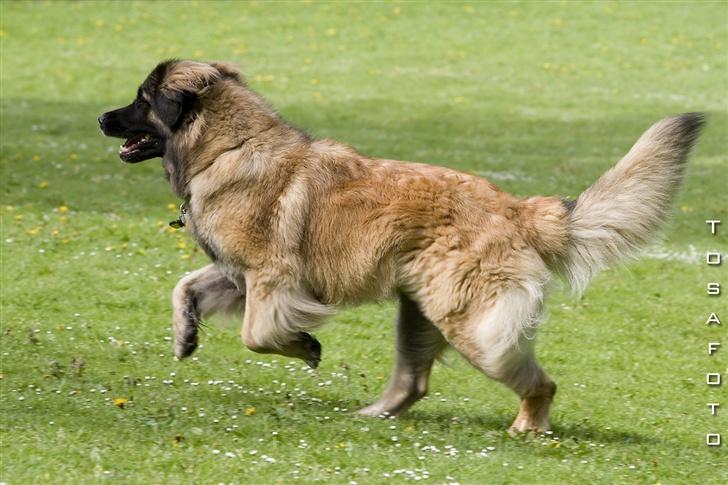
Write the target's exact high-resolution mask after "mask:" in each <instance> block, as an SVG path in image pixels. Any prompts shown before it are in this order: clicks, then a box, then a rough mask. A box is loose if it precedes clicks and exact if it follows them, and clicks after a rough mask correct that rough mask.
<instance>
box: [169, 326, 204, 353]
mask: <svg viewBox="0 0 728 485" xmlns="http://www.w3.org/2000/svg"><path fill="white" fill-rule="evenodd" d="M198 343H199V339H198V337H197V327H196V326H191V325H190V326H188V327H185V329H184V331H183V332H182V334H181V335H177V337H176V338H175V340H174V355H175V357H177V358H178V359H184V358H185V357H189V356H190V355H191V354H192V352H194V351H195V349H196V348H197V345H198Z"/></svg>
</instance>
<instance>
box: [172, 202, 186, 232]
mask: <svg viewBox="0 0 728 485" xmlns="http://www.w3.org/2000/svg"><path fill="white" fill-rule="evenodd" d="M186 222H187V204H185V203H184V202H183V203H182V204H180V206H179V217H178V218H177V220H174V221H170V223H169V225H170V227H173V228H175V229H181V228H183V227H185V223H186Z"/></svg>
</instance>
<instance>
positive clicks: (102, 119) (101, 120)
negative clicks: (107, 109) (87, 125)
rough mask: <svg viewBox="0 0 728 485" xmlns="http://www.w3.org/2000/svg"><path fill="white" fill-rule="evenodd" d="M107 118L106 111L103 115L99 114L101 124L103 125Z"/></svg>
mask: <svg viewBox="0 0 728 485" xmlns="http://www.w3.org/2000/svg"><path fill="white" fill-rule="evenodd" d="M105 119H106V113H103V114H102V115H101V116H99V124H100V125H103V124H104V120H105Z"/></svg>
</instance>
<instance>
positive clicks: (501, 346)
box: [442, 285, 556, 432]
mask: <svg viewBox="0 0 728 485" xmlns="http://www.w3.org/2000/svg"><path fill="white" fill-rule="evenodd" d="M542 299H543V293H542V291H541V288H540V286H539V285H525V286H520V285H519V286H511V287H509V288H507V289H503V290H502V291H499V292H498V294H497V296H496V297H495V300H494V301H493V302H492V303H491V304H490V305H489V306H488V307H487V308H486V309H485V310H484V311H483V312H480V314H477V313H476V314H475V315H473V316H471V317H469V318H468V319H467V321H465V322H458V324H457V325H452V324H450V325H447V326H444V327H442V329H443V332H444V333H445V335H447V337H448V340H449V342H450V343H451V344H452V345H453V347H455V349H457V350H458V351H459V352H460V353H461V354H463V356H465V357H466V358H467V359H468V361H470V363H471V364H473V365H474V366H475V367H477V368H478V369H480V370H481V371H482V372H483V373H485V374H486V375H487V376H489V377H491V378H493V379H495V380H497V381H499V382H502V383H503V384H505V385H506V386H508V387H509V388H511V389H512V390H513V391H514V392H515V393H516V394H518V396H519V397H520V398H521V405H520V411H519V413H518V416H517V417H516V419H515V421H514V422H513V424H512V425H511V428H510V430H511V432H522V431H530V430H533V431H545V430H547V429H549V408H550V406H551V401H552V400H553V397H554V394H556V384H555V383H554V381H552V380H551V379H550V378H549V377H548V376H547V375H546V373H545V372H544V370H543V369H542V368H541V366H539V364H538V363H537V362H536V358H535V357H534V355H533V339H534V337H535V330H536V328H535V327H536V324H537V323H538V320H539V318H540V315H541V305H542Z"/></svg>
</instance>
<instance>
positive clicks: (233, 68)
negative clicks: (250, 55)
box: [208, 61, 245, 84]
mask: <svg viewBox="0 0 728 485" xmlns="http://www.w3.org/2000/svg"><path fill="white" fill-rule="evenodd" d="M208 64H210V65H211V66H212V67H214V68H215V69H217V70H218V71H220V74H222V76H223V77H226V78H231V79H234V80H235V81H237V82H239V83H242V84H245V80H244V79H243V75H242V74H241V72H240V68H239V67H238V66H237V65H235V64H233V63H232V62H221V61H212V62H208Z"/></svg>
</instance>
